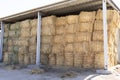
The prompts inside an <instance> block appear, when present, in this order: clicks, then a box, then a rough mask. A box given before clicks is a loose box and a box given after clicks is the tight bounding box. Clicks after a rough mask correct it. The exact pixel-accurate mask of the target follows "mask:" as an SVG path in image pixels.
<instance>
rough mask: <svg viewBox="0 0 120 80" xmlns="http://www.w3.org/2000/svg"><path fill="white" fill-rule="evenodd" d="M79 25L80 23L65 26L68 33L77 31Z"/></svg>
mask: <svg viewBox="0 0 120 80" xmlns="http://www.w3.org/2000/svg"><path fill="white" fill-rule="evenodd" d="M77 27H78V24H71V25H66V26H65V33H66V34H71V33H75V32H76V31H77Z"/></svg>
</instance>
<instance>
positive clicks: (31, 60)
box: [29, 53, 36, 64]
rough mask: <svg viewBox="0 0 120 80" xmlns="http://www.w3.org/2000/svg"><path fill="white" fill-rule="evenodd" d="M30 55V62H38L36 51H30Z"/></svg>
mask: <svg viewBox="0 0 120 80" xmlns="http://www.w3.org/2000/svg"><path fill="white" fill-rule="evenodd" d="M29 57H30V63H31V64H35V63H36V53H29Z"/></svg>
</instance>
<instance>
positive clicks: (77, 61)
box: [74, 53, 83, 68]
mask: <svg viewBox="0 0 120 80" xmlns="http://www.w3.org/2000/svg"><path fill="white" fill-rule="evenodd" d="M82 63H83V53H75V54H74V67H77V68H82Z"/></svg>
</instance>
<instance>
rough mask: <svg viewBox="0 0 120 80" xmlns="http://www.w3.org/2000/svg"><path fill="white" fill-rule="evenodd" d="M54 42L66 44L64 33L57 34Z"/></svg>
mask: <svg viewBox="0 0 120 80" xmlns="http://www.w3.org/2000/svg"><path fill="white" fill-rule="evenodd" d="M54 43H59V44H64V43H65V40H64V35H55V36H54Z"/></svg>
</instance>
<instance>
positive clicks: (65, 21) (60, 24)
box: [56, 17, 67, 26]
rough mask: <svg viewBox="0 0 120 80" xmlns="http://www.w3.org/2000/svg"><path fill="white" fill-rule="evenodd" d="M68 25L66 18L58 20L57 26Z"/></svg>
mask: <svg viewBox="0 0 120 80" xmlns="http://www.w3.org/2000/svg"><path fill="white" fill-rule="evenodd" d="M66 23H67V20H66V17H58V18H57V19H56V26H65V25H66Z"/></svg>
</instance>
